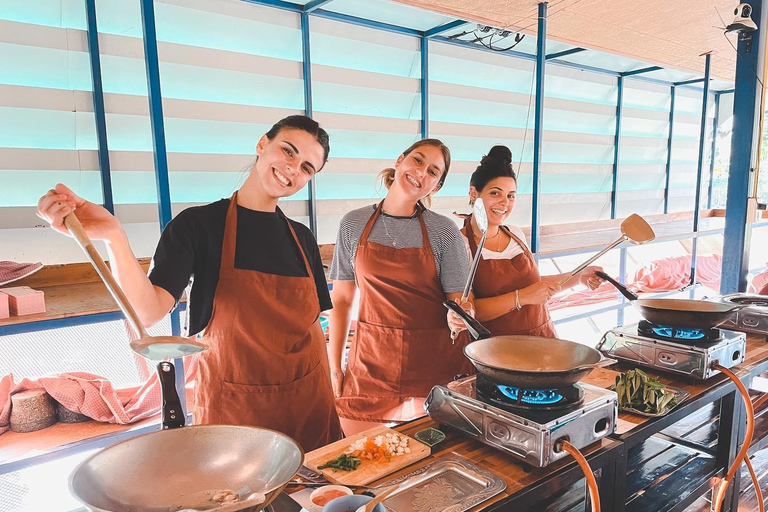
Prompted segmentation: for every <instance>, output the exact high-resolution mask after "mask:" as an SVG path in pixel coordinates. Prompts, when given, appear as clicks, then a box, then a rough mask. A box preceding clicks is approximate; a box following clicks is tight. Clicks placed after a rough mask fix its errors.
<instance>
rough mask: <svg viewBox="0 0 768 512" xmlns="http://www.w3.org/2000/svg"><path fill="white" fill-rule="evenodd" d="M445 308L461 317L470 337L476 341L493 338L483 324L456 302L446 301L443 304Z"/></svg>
mask: <svg viewBox="0 0 768 512" xmlns="http://www.w3.org/2000/svg"><path fill="white" fill-rule="evenodd" d="M443 306H445V307H446V308H448V309H450V310H451V311H453V312H454V313H456V314H457V315H459V317H460V318H461V319H462V320H463V321H464V325H466V326H467V330H468V331H469V335H470V336H472V338H474V339H476V340H484V339H485V338H490V337H491V331H489V330H488V329H486V328H485V327H484V326H483V324H481V323H480V322H478V321H477V319H476V318H475V317H473V316H470V314H469V313H467V312H466V311H464V309H463V308H462V307H461V306H459V305H458V304H457V303H456V301H455V300H446V301H444V302H443Z"/></svg>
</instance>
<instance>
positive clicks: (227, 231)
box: [220, 192, 237, 270]
mask: <svg viewBox="0 0 768 512" xmlns="http://www.w3.org/2000/svg"><path fill="white" fill-rule="evenodd" d="M236 243H237V192H235V193H234V194H232V197H230V198H229V208H228V209H227V217H226V220H225V221H224V242H223V243H222V245H221V267H220V270H224V269H231V268H235V244H236Z"/></svg>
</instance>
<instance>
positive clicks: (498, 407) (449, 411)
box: [424, 374, 618, 467]
mask: <svg viewBox="0 0 768 512" xmlns="http://www.w3.org/2000/svg"><path fill="white" fill-rule="evenodd" d="M481 390H486V391H488V390H490V392H491V394H492V395H494V397H495V398H493V399H488V398H487V397H486V396H484V393H483V391H481ZM574 393H576V394H577V395H578V398H577V400H578V403H576V404H572V403H569V404H568V405H567V408H566V409H562V408H561V409H551V408H549V406H550V405H551V404H546V403H545V405H544V409H542V408H541V407H542V406H541V405H536V406H533V407H530V406H524V407H527V408H522V409H521V408H520V407H515V406H514V405H510V402H512V403H514V402H516V401H517V399H518V398H521V399H523V400H524V399H526V398H533V399H534V400H535V399H544V402H548V401H551V400H553V399H555V398H557V396H555V395H562V397H563V398H561V399H560V400H559V401H558V402H557V403H558V404H559V403H560V402H561V401H562V400H563V399H567V398H568V397H569V395H573V394H574ZM507 394H509V395H512V396H514V397H515V398H514V399H513V398H511V397H509V396H507ZM500 397H501V398H500ZM571 399H573V397H571ZM617 400H618V399H617V396H616V393H615V392H614V391H610V390H607V389H602V388H598V387H596V386H591V385H589V384H586V383H583V382H582V383H579V384H578V385H577V386H573V387H570V388H566V389H564V390H563V389H557V390H543V391H542V390H522V391H521V390H518V389H516V388H511V387H510V386H503V385H502V386H499V384H498V383H496V382H493V381H492V380H491V379H488V378H485V377H484V375H483V374H478V375H477V376H475V375H473V376H471V377H467V378H464V379H461V380H458V381H455V382H451V383H450V384H448V386H447V387H444V386H435V387H434V388H432V391H431V392H430V393H429V396H428V397H427V401H426V403H425V406H424V408H425V409H426V411H427V414H429V416H430V417H431V418H432V419H433V420H435V421H436V422H437V423H439V424H440V425H447V426H450V427H453V428H456V429H458V430H460V431H461V432H463V433H464V434H466V435H468V436H469V437H472V438H474V439H477V440H478V441H480V442H481V443H485V444H487V445H489V446H492V447H494V448H497V449H499V450H502V451H504V452H506V453H508V454H510V455H512V456H513V457H516V458H518V459H520V460H522V461H524V462H525V463H527V464H529V465H532V466H534V467H544V466H547V465H548V464H550V463H552V462H554V461H556V460H559V459H562V458H564V457H567V456H568V454H567V452H566V451H564V450H561V449H559V448H557V446H559V445H558V443H559V441H561V440H563V439H568V440H569V442H570V443H571V444H572V445H574V446H575V447H576V448H578V449H582V448H584V447H585V446H588V445H590V444H592V443H594V442H595V441H598V440H600V439H601V438H603V437H605V436H607V435H609V434H611V433H612V432H613V430H614V428H615V426H616V415H617V411H618V409H617V405H616V404H617Z"/></svg>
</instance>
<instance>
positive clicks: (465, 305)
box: [448, 299, 475, 333]
mask: <svg viewBox="0 0 768 512" xmlns="http://www.w3.org/2000/svg"><path fill="white" fill-rule="evenodd" d="M456 302H457V303H458V304H459V306H461V309H463V310H464V311H466V312H467V313H468V314H469V315H470V316H475V306H474V304H472V303H471V302H470V301H469V299H464V301H462V302H459V301H458V300H457V301H456ZM448 327H450V328H451V331H453V332H456V333H459V332H461V331H463V330H464V329H466V328H467V326H466V324H464V320H462V319H461V317H460V316H459V315H457V314H456V313H454V312H453V311H451V310H450V309H449V310H448Z"/></svg>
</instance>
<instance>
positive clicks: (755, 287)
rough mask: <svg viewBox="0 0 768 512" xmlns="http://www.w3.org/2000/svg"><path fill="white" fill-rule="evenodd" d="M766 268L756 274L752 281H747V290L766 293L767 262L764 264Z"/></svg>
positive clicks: (767, 280)
mask: <svg viewBox="0 0 768 512" xmlns="http://www.w3.org/2000/svg"><path fill="white" fill-rule="evenodd" d="M765 266H766V269H765V270H763V271H762V272H761V273H759V274H757V275H756V276H755V278H754V279H752V282H751V283H749V287H748V288H747V291H748V292H749V293H756V294H758V295H768V263H766V264H765Z"/></svg>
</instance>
